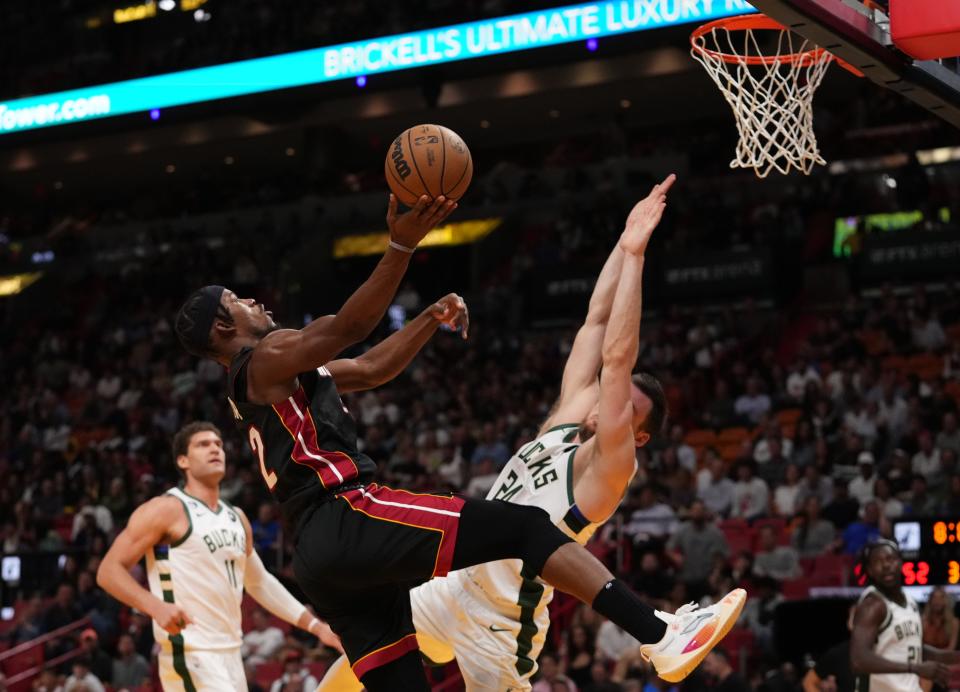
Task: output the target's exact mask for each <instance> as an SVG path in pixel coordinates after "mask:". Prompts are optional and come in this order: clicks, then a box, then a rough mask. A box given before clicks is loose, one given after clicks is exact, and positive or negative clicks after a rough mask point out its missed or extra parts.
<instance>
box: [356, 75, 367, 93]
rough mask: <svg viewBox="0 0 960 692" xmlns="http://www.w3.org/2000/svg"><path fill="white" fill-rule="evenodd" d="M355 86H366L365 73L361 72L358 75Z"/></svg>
mask: <svg viewBox="0 0 960 692" xmlns="http://www.w3.org/2000/svg"><path fill="white" fill-rule="evenodd" d="M357 86H358V87H360V88H361V89H363V87H365V86H367V76H366V75H363V74H362V75H360V76H359V77H357Z"/></svg>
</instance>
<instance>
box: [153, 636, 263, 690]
mask: <svg viewBox="0 0 960 692" xmlns="http://www.w3.org/2000/svg"><path fill="white" fill-rule="evenodd" d="M174 659H175V657H174V654H173V653H171V652H170V647H169V646H164V647H163V649H162V650H161V651H160V655H159V656H158V657H157V663H158V664H159V667H160V685H161V686H162V687H163V689H164V692H188V690H190V689H194V690H196V692H233V690H236V692H247V676H246V674H245V673H244V671H243V658H242V657H241V656H240V649H239V648H237V649H227V650H224V651H200V650H196V649H194V650H192V651H187V652H186V653H184V654H183V655H182V656H177V657H176V661H175V660H174ZM175 663H176V665H175ZM186 679H189V681H190V683H192V688H191V687H190V686H188V684H187V682H186Z"/></svg>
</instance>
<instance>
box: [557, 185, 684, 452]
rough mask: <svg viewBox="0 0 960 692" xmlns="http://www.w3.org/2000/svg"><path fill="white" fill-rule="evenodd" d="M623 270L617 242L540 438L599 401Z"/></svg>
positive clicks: (661, 189)
mask: <svg viewBox="0 0 960 692" xmlns="http://www.w3.org/2000/svg"><path fill="white" fill-rule="evenodd" d="M674 180H676V176H674V175H669V176H667V177H666V178H665V179H664V180H663V182H661V183H659V184H657V185H654V186H653V189H652V190H651V191H650V194H649V195H647V198H646V199H645V200H641V201H640V202H638V203H637V205H636V206H635V207H634V210H633V211H632V212H631V215H630V217H628V219H627V223H629V222H630V219H631V218H633V217H634V215H635V214H636V213H637V210H638V209H639V208H640V205H642V204H644V202H646V201H647V200H650V199H652V198H654V197H659V196H662V195H664V194H666V193H667V192H668V191H669V190H670V187H671V186H672V185H673V182H674ZM622 266H623V248H621V247H620V243H619V242H617V244H616V245H615V246H614V248H613V251H612V252H611V253H610V255H609V256H608V257H607V261H606V262H605V263H604V265H603V269H602V270H601V271H600V276H599V277H598V278H597V283H596V285H595V286H594V287H593V294H592V295H591V296H590V307H589V309H588V310H587V317H586V319H585V320H584V322H583V326H581V327H580V329H579V330H578V331H577V336H576V338H575V339H574V341H573V347H572V348H571V349H570V355H569V356H567V362H566V365H565V366H564V368H563V381H562V383H561V385H560V397H559V399H558V400H557V403H556V404H555V405H554V407H553V410H551V412H550V415H549V417H548V418H547V420H546V421H544V423H543V425H542V426H541V428H540V433H539V434H540V435H542V434H543V433H544V432H546V431H547V430H549V429H550V428H552V427H554V426H556V425H559V424H561V423H575V422H579V421H581V420H583V418H584V416H586V415H587V414H588V413H589V412H590V409H591V408H593V406H594V404H595V403H596V401H597V386H598V383H597V375H598V374H599V372H600V365H601V363H602V353H601V348H602V346H603V338H604V335H605V334H606V330H607V323H608V322H609V320H610V311H611V310H612V309H613V298H614V295H615V294H616V292H617V285H618V284H619V282H620V270H621V267H622Z"/></svg>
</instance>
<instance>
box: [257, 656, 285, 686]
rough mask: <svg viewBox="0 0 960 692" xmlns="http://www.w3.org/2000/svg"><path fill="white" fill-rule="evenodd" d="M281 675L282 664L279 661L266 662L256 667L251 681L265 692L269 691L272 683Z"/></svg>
mask: <svg viewBox="0 0 960 692" xmlns="http://www.w3.org/2000/svg"><path fill="white" fill-rule="evenodd" d="M281 675H283V664H282V663H280V661H266V662H265V663H261V664H260V665H259V666H257V670H256V672H255V673H254V675H253V681H254V682H255V683H257V684H258V685H260V687H262V688H263V689H265V690H269V689H270V685H272V684H273V681H274V680H276V679H277V678H279V677H280V676H281Z"/></svg>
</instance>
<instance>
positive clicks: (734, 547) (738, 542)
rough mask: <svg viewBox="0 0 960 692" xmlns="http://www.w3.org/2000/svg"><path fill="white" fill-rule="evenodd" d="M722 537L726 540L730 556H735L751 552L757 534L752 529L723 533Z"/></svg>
mask: <svg viewBox="0 0 960 692" xmlns="http://www.w3.org/2000/svg"><path fill="white" fill-rule="evenodd" d="M723 537H724V538H726V539H727V545H729V546H730V554H731V555H737V554H739V553H744V552H748V553H749V552H753V548H754V544H755V543H756V538H757V532H756V531H755V530H754V529H752V528H747V529H733V530H727V531H724V532H723Z"/></svg>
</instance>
